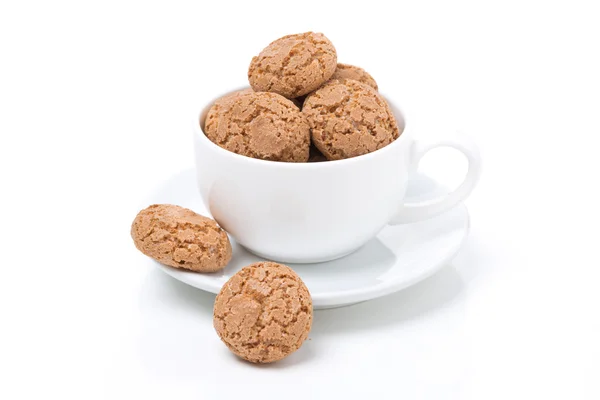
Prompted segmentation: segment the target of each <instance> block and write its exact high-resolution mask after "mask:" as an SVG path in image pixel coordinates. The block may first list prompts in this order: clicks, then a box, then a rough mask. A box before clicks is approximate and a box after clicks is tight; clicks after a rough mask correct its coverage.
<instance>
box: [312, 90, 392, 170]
mask: <svg viewBox="0 0 600 400" xmlns="http://www.w3.org/2000/svg"><path fill="white" fill-rule="evenodd" d="M302 113H303V114H305V115H306V117H307V119H308V123H309V124H310V128H311V138H312V142H313V143H314V144H315V146H316V147H317V148H318V149H319V150H320V151H321V153H323V154H324V155H325V157H327V159H328V160H341V159H344V158H351V157H356V156H360V155H363V154H367V153H371V152H373V151H375V150H378V149H380V148H382V147H385V146H387V145H388V144H390V143H392V142H393V141H394V140H396V139H397V138H398V136H400V132H399V131H398V125H397V123H396V119H395V118H394V115H393V114H392V111H391V110H390V108H389V106H388V104H387V102H386V101H385V99H384V98H383V97H381V95H380V94H379V93H378V92H377V91H376V90H375V89H373V88H372V87H370V86H368V85H365V84H363V83H360V82H358V81H355V80H350V79H349V80H346V81H344V82H339V81H334V82H332V83H330V84H327V85H325V86H323V87H322V88H320V89H319V90H317V91H315V92H314V93H312V94H310V95H309V96H308V97H307V98H306V100H305V101H304V106H303V107H302Z"/></svg>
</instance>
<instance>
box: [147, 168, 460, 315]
mask: <svg viewBox="0 0 600 400" xmlns="http://www.w3.org/2000/svg"><path fill="white" fill-rule="evenodd" d="M194 182H195V173H194V171H192V170H188V171H185V172H183V173H181V174H179V175H177V176H174V177H173V178H172V179H171V180H169V181H167V182H166V183H165V184H163V185H161V186H160V187H159V188H158V190H157V191H156V192H155V193H154V194H153V195H152V196H151V197H150V198H149V199H148V204H150V203H174V204H179V205H181V206H184V207H188V208H191V209H193V210H194V211H196V212H199V213H201V214H205V215H209V212H208V210H207V209H206V207H205V206H204V205H203V203H202V200H201V199H200V196H199V195H198V192H197V190H196V187H195V184H194ZM446 192H447V191H446V190H445V189H443V188H442V187H440V186H439V185H437V184H436V183H435V182H433V181H432V180H430V179H428V178H426V177H424V176H421V175H413V176H412V179H410V180H409V182H408V189H407V198H408V199H413V200H415V201H417V200H418V199H421V198H428V197H432V196H438V195H441V194H443V193H446ZM468 229H469V217H468V213H467V210H466V208H465V206H464V205H462V204H461V205H458V206H457V207H455V208H453V209H451V210H449V211H447V212H444V213H442V214H440V215H438V216H436V217H433V218H431V219H428V220H425V221H421V222H416V223H412V224H403V225H397V226H388V227H386V228H385V229H383V230H382V231H381V232H380V233H379V234H378V235H377V236H376V237H375V238H374V239H372V240H370V241H369V242H368V243H367V244H366V245H365V246H363V247H362V248H360V249H359V250H358V251H356V252H355V253H353V254H351V255H348V256H346V257H344V258H340V259H337V260H334V261H329V262H325V263H318V264H290V266H291V267H292V268H294V270H295V271H296V272H297V273H298V274H299V275H300V276H301V278H302V279H303V280H304V282H305V283H306V285H307V286H308V289H309V290H310V292H311V295H312V298H313V304H314V307H315V308H317V309H319V308H331V307H340V306H344V305H349V304H353V303H357V302H361V301H365V300H370V299H374V298H377V297H381V296H384V295H387V294H390V293H393V292H396V291H398V290H401V289H404V288H406V287H408V286H410V285H413V284H415V283H417V282H419V281H420V280H422V279H425V278H426V277H428V276H430V275H432V274H433V273H434V272H436V271H437V270H438V269H439V268H441V267H442V266H444V265H446V264H447V263H448V261H449V260H450V259H451V258H452V257H453V256H454V255H455V254H456V252H457V251H458V249H459V248H460V246H461V244H462V242H463V240H464V238H465V237H466V235H467V233H468ZM232 244H233V258H232V260H231V262H230V263H229V265H228V266H227V267H226V268H225V269H224V270H223V271H220V272H217V273H213V274H199V273H194V272H188V271H185V270H180V269H175V268H171V267H167V266H164V265H161V264H159V263H156V262H154V261H151V260H150V259H148V260H149V262H152V263H154V264H156V265H157V266H158V267H160V268H161V269H162V270H163V271H164V272H166V273H167V274H169V275H171V276H172V277H174V278H175V279H178V280H180V281H182V282H184V283H187V284H189V285H191V286H194V287H196V288H199V289H202V290H206V291H208V292H212V293H218V292H219V290H220V289H221V286H222V285H223V284H224V283H225V282H226V281H227V279H229V278H230V277H231V276H232V275H233V274H234V273H235V272H237V271H238V270H240V269H241V268H242V267H243V266H245V265H248V264H251V263H253V262H256V261H261V260H263V259H262V258H260V257H258V256H256V255H254V254H252V253H250V252H248V251H247V250H245V249H244V248H243V247H241V246H240V245H239V244H237V243H235V242H232Z"/></svg>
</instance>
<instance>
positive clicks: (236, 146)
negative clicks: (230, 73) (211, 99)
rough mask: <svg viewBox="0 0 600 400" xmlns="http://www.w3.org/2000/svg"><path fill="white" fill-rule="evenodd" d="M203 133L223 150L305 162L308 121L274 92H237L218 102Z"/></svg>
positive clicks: (259, 157)
mask: <svg viewBox="0 0 600 400" xmlns="http://www.w3.org/2000/svg"><path fill="white" fill-rule="evenodd" d="M204 132H205V134H206V136H207V137H208V138H209V139H210V140H211V141H212V142H214V143H216V144H217V145H219V146H221V147H222V148H224V149H227V150H229V151H232V152H234V153H237V154H241V155H244V156H247V157H253V158H258V159H261V160H271V161H287V162H306V161H307V160H308V148H309V146H310V129H309V127H308V121H307V120H306V117H305V116H304V114H302V113H301V112H300V110H299V109H298V107H296V106H295V105H294V103H292V102H291V101H290V100H288V99H286V98H285V97H283V96H281V95H278V94H277V93H268V92H250V93H240V94H238V95H235V96H227V97H225V98H222V99H219V100H217V102H215V104H214V105H213V106H212V108H211V109H210V110H209V112H208V114H207V116H206V123H205V125H204Z"/></svg>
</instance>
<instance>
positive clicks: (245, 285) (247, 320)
mask: <svg viewBox="0 0 600 400" xmlns="http://www.w3.org/2000/svg"><path fill="white" fill-rule="evenodd" d="M312 318H313V309H312V299H311V297H310V293H309V292H308V289H307V288H306V286H305V285H304V283H303V282H302V280H301V279H300V277H299V276H298V275H297V274H296V273H295V272H294V271H293V270H292V269H291V268H289V267H287V266H285V265H282V264H278V263H274V262H258V263H255V264H251V265H248V266H246V267H244V268H242V269H241V270H240V271H239V272H238V273H236V274H235V275H234V276H232V277H231V278H230V279H229V280H228V281H227V282H226V283H225V285H223V288H222V289H221V291H220V292H219V294H218V295H217V298H216V300H215V307H214V315H213V322H214V327H215V329H216V331H217V333H218V334H219V337H220V338H221V340H222V341H223V342H224V343H225V344H226V345H227V347H228V348H229V349H230V350H231V351H232V352H233V353H234V354H236V355H237V356H239V357H241V358H243V359H245V360H248V361H250V362H253V363H269V362H273V361H277V360H281V359H282V358H284V357H286V356H288V355H290V354H291V353H293V352H294V351H296V350H298V349H299V348H300V346H301V345H302V343H303V342H304V341H305V340H306V338H307V337H308V333H309V331H310V328H311V325H312Z"/></svg>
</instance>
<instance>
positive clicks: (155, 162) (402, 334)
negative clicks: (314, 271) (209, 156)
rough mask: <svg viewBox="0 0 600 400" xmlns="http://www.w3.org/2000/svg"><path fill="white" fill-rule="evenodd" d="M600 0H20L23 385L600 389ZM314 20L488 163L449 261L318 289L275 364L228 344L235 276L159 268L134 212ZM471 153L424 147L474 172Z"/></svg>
mask: <svg viewBox="0 0 600 400" xmlns="http://www.w3.org/2000/svg"><path fill="white" fill-rule="evenodd" d="M203 3H205V4H203ZM391 3H394V6H393V7H392V6H391V5H390V4H391ZM594 3H596V2H594V1H589V2H587V3H586V2H581V1H568V2H567V1H564V2H553V1H544V2H533V1H502V2H485V1H458V2H431V1H414V2H389V4H386V3H384V2H377V1H366V2H362V3H359V4H352V3H351V2H339V3H336V4H333V3H332V2H325V1H316V2H310V1H296V2H290V1H286V2H284V1H280V2H273V3H272V4H267V3H259V2H255V1H247V2H243V3H239V4H234V3H231V2H216V1H215V2H200V1H190V2H179V1H172V2H162V3H159V2H154V1H139V2H133V1H108V0H105V1H98V2H84V1H73V2H65V1H52V2H42V1H40V2H30V1H8V2H7V1H2V2H1V3H0V174H1V183H2V185H1V191H2V195H1V197H0V202H1V207H0V227H1V229H0V250H1V253H2V258H1V259H0V265H1V268H2V275H1V277H0V310H1V313H0V320H1V322H0V325H1V328H0V339H1V340H0V382H1V383H0V398H3V399H18V398H32V399H42V398H50V397H52V396H53V395H58V396H60V398H62V399H70V398H78V399H88V398H110V399H121V398H126V399H132V398H144V399H154V398H160V399H164V398H173V399H188V398H202V399H221V398H232V399H234V398H243V399H251V398H286V399H296V398H302V399H307V398H310V399H313V398H314V399H321V398H324V399H332V398H361V397H364V398H382V399H399V398H401V399H486V400H489V399H508V398H511V399H512V398H529V399H533V398H544V397H545V396H550V395H552V396H556V397H557V398H571V399H598V398H600V382H599V380H600V339H599V338H600V311H599V307H600V290H599V289H598V284H599V282H600V272H599V269H600V259H599V256H598V246H599V243H600V234H599V233H598V223H600V218H599V211H598V207H599V206H600V197H599V196H598V194H597V193H598V192H597V190H596V188H597V186H598V185H599V182H600V178H599V175H600V158H599V157H598V144H599V143H600V141H599V138H600V112H599V111H600V78H599V76H600V57H599V55H600V54H599V51H600V45H599V39H598V38H600V24H599V23H598V21H599V18H600V15H599V13H598V11H597V9H596V8H595V7H594ZM596 7H597V4H596ZM307 30H314V31H321V32H324V33H325V34H326V35H327V36H328V37H329V38H330V39H331V40H332V41H333V43H334V44H335V46H336V48H337V50H338V55H339V60H340V61H341V62H347V63H351V64H357V65H360V66H362V67H364V68H365V69H366V70H367V71H369V72H371V74H372V75H373V76H374V77H375V78H376V79H377V81H378V83H379V86H380V88H381V91H382V92H383V93H384V94H388V95H389V96H391V97H394V98H397V99H402V100H401V101H402V104H403V106H404V107H405V108H409V109H410V110H411V111H413V112H415V113H418V114H420V115H422V116H423V115H424V116H426V117H427V118H429V119H430V120H431V121H434V122H436V123H437V124H438V125H439V126H441V127H443V129H454V128H459V129H461V130H463V131H464V132H466V133H468V134H470V135H472V136H473V137H474V138H475V140H476V141H477V142H478V143H479V145H480V148H481V152H482V156H483V159H484V163H485V164H484V172H483V175H482V180H481V182H480V185H479V187H478V188H477V189H476V191H475V192H474V193H473V194H472V196H471V197H470V198H469V199H468V201H467V206H468V207H469V210H470V213H471V219H472V231H471V234H470V237H469V239H468V241H467V243H466V245H465V247H464V248H463V250H462V251H461V252H460V254H459V255H458V256H457V257H456V259H455V260H454V261H453V262H452V263H451V264H450V265H448V266H447V267H446V268H444V269H443V270H442V271H441V272H439V273H438V274H437V275H435V276H433V277H432V278H430V279H428V280H426V281H424V282H422V283H420V284H418V285H416V286H414V287H412V288H410V289H408V290H405V291H403V292H400V293H397V294H395V295H391V296H389V297H385V298H382V299H378V300H375V301H371V302H367V303H363V304H360V305H357V306H353V307H348V308H342V309H337V310H330V311H319V312H316V315H315V322H314V329H313V331H312V333H311V335H310V338H311V340H310V341H308V342H306V344H305V346H303V347H302V349H301V351H299V352H298V353H296V354H294V355H293V356H291V357H289V358H288V359H286V360H285V361H283V362H281V363H279V364H276V365H272V366H266V367H257V366H253V365H249V364H246V363H242V362H239V361H237V360H236V359H235V358H234V357H233V356H231V355H230V353H229V352H228V351H227V349H226V348H225V346H223V345H222V344H221V343H220V341H219V339H218V337H217V335H216V334H215V333H214V331H213V328H212V323H211V319H212V317H211V312H212V302H213V296H212V295H208V294H204V293H202V292H200V291H198V290H195V289H193V288H190V287H187V286H185V285H183V284H180V283H179V282H176V281H174V280H172V279H171V278H168V277H167V276H165V275H163V274H162V273H161V272H159V271H158V270H155V269H152V268H150V267H149V263H147V262H146V260H145V259H144V257H143V256H142V255H141V254H139V253H138V252H137V251H136V250H135V248H134V246H133V243H132V241H131V239H130V237H129V228H130V224H131V221H132V220H133V218H134V216H135V215H136V213H137V211H138V210H139V209H140V208H142V207H144V206H146V205H147V204H144V199H145V198H146V197H147V196H148V194H149V193H151V192H152V190H154V189H155V188H156V186H158V185H159V184H160V183H161V182H164V181H165V180H167V179H168V178H169V177H171V176H173V175H174V174H176V173H178V172H180V171H182V170H186V169H189V168H191V167H192V166H193V164H192V163H193V159H192V147H191V136H190V135H191V134H190V131H189V123H190V116H191V115H192V114H193V113H194V112H195V111H197V110H198V108H199V107H200V100H199V99H201V98H203V97H205V96H211V97H212V96H215V95H218V94H220V93H222V92H224V91H226V90H227V89H230V88H232V87H236V86H243V85H244V84H245V83H246V71H247V67H248V64H249V61H250V59H251V57H252V56H253V55H255V54H256V53H258V52H259V51H260V50H261V49H262V48H263V47H264V46H265V45H266V44H268V43H269V42H270V41H272V40H274V39H276V38H278V37H280V36H282V35H284V34H289V33H297V32H303V31H307ZM457 160H458V161H460V160H461V159H460V157H459V156H456V155H455V154H454V153H451V154H448V153H447V152H446V153H444V152H439V154H438V155H437V156H436V155H431V156H430V157H428V158H427V159H426V160H424V164H423V165H422V166H423V169H424V170H426V172H428V173H431V174H434V175H436V177H437V178H440V179H446V180H454V181H456V180H457V179H458V180H460V176H459V175H460V173H461V171H462V170H464V168H463V167H464V163H463V164H461V163H460V162H456V161H457ZM453 166H456V168H454V167H453ZM461 168H462V170H461ZM457 174H458V176H457Z"/></svg>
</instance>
